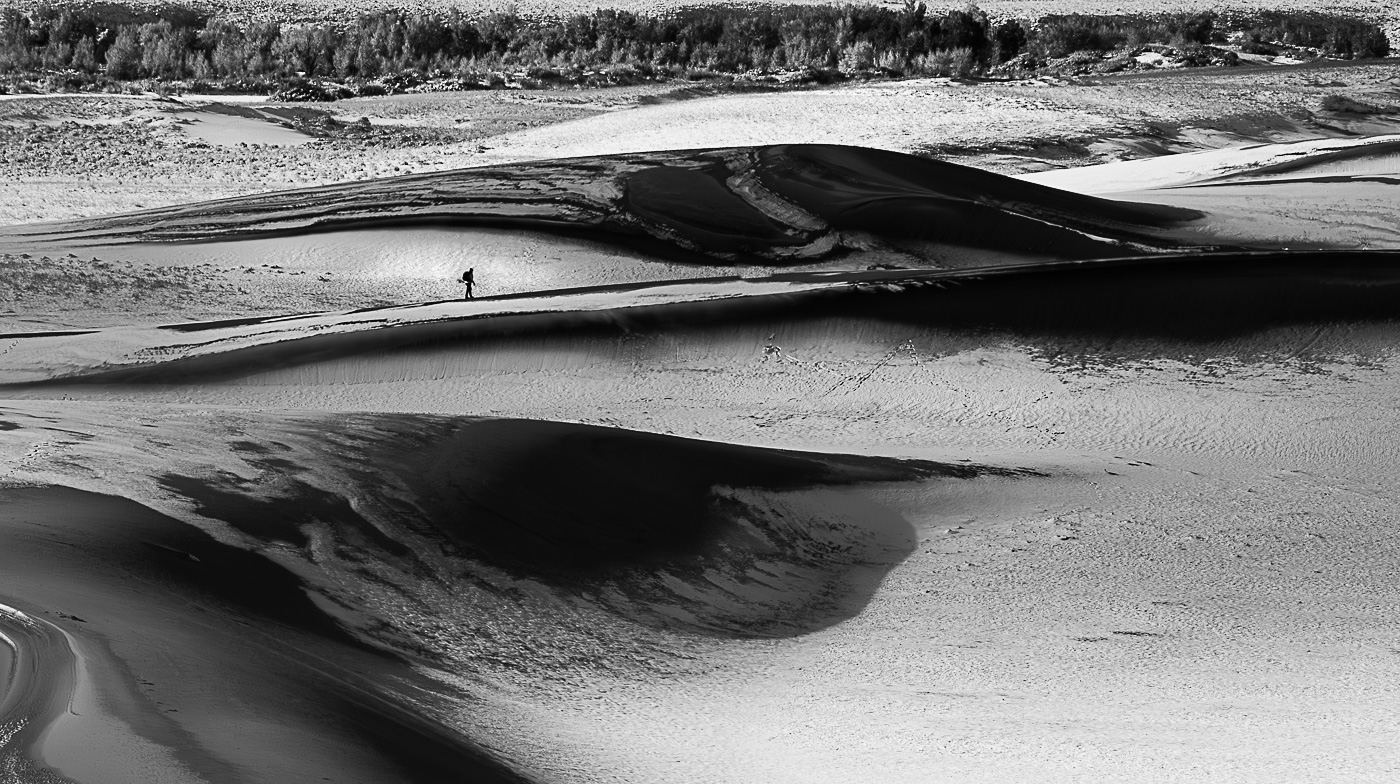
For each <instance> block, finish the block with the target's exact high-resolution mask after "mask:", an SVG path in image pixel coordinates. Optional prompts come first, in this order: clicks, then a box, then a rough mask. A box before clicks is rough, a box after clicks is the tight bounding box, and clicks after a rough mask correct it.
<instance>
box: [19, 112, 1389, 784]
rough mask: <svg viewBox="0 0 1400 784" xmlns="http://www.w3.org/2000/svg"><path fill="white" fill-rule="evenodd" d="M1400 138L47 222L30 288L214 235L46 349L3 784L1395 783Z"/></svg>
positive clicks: (901, 164)
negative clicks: (1084, 163) (236, 278)
mask: <svg viewBox="0 0 1400 784" xmlns="http://www.w3.org/2000/svg"><path fill="white" fill-rule="evenodd" d="M890 89H903V88H898V87H894V88H890ZM910 89H915V88H910ZM674 111H680V110H674ZM911 111H912V110H911ZM668 116H669V115H668ZM963 120H964V121H965V120H966V118H963ZM612 122H618V121H615V120H610V119H608V120H606V121H605V120H602V119H596V118H595V119H594V120H590V121H588V122H587V123H586V124H587V125H588V128H582V127H581V126H582V124H581V125H580V127H575V128H573V129H569V128H562V129H560V130H557V131H554V132H552V133H554V134H555V136H550V134H548V133H542V134H541V135H540V137H539V138H540V139H548V138H556V139H558V138H564V137H566V136H568V135H569V134H571V133H576V134H578V135H579V136H580V138H582V137H583V136H585V135H586V134H587V133H593V132H595V131H596V130H597V129H598V128H599V127H609V123H612ZM590 128H591V129H592V130H590ZM739 130H743V129H742V128H740V129H739ZM617 143H618V144H626V143H628V141H627V140H626V139H619V140H618V141H617ZM561 149H565V150H566V149H567V148H561ZM1395 149H1396V147H1395V139H1394V137H1374V138H1366V139H1356V140H1349V141H1337V140H1325V141H1324V140H1313V141H1309V142H1305V143H1296V144H1294V143H1288V144H1277V145H1266V146H1257V147H1248V148H1236V149H1232V150H1229V151H1220V152H1210V153H1201V154H1184V155H1177V156H1170V157H1163V158H1161V159H1158V160H1155V161H1148V162H1140V163H1123V164H1115V165H1110V166H1104V167H1095V168H1094V169H1085V170H1082V171H1081V172H1066V173H1053V174H1045V175H1036V176H1032V177H1027V178H1022V179H1016V178H1011V177H1004V176H1001V175H995V174H991V173H988V172H984V171H978V170H975V169H971V168H967V167H961V166H956V165H953V164H949V163H946V162H938V161H930V160H927V159H922V158H917V157H914V156H910V155H905V154H902V153H895V152H888V151H883V150H876V149H862V148H858V147H850V146H836V145H779V146H769V147H748V148H722V149H704V150H691V151H681V152H675V151H672V152H651V153H628V154H621V155H602V154H599V155H594V156H592V157H584V158H569V159H558V160H548V161H537V162H531V163H501V164H499V165H492V166H490V167H482V168H474V169H460V170H456V171H451V172H441V173H435V174H426V175H413V176H410V177H399V178H392V179H385V180H371V181H367V182H362V183H346V184H341V185H333V186H324V187H318V188H311V189H302V190H296V191H284V192H276V193H267V194H260V195H254V196H246V197H239V198H236V199H227V200H222V201H214V202H200V203H192V204H182V205H178V206H173V207H167V208H161V209H156V210H143V211H141V212H136V213H129V214H124V215H114V216H103V217H97V218H88V219H81V220H76V221H64V222H58V223H48V224H32V225H27V226H14V227H9V228H6V229H4V231H3V237H0V250H4V251H5V252H8V253H11V254H15V255H14V258H18V259H22V262H23V263H22V264H21V263H16V264H14V265H13V269H14V270H16V271H15V272H13V274H14V275H16V276H19V275H20V274H21V273H23V274H26V275H30V276H31V278H22V277H15V278H14V280H30V279H34V280H37V279H38V278H35V277H33V276H34V275H37V273H36V272H35V270H36V269H38V268H42V267H44V265H50V266H52V267H54V269H58V270H60V271H61V270H62V269H76V268H78V267H81V266H82V265H84V264H85V263H86V262H83V261H82V259H84V258H87V257H88V256H89V255H92V254H98V255H100V256H101V257H102V258H101V259H99V260H97V261H94V262H91V263H92V264H94V265H96V264H98V263H102V264H105V265H108V266H107V267H105V268H104V269H111V268H113V267H123V265H136V264H160V265H164V266H161V267H159V269H167V268H179V269H181V270H186V271H189V275H187V276H185V277H180V278H179V279H178V280H179V281H183V283H181V285H182V286H184V288H179V287H175V289H174V290H175V293H172V294H168V295H167V296H165V298H164V299H157V300H156V301H155V304H154V305H152V306H151V307H150V309H149V310H148V311H146V313H147V314H148V315H145V316H143V317H141V318H139V319H135V318H130V319H127V320H126V321H125V322H124V323H122V322H113V320H112V319H113V318H114V317H116V316H120V315H121V314H123V313H127V312H129V311H128V310H127V308H128V305H127V303H126V302H124V301H122V300H123V298H126V297H128V293H129V292H131V291H135V290H137V289H136V288H134V287H132V286H126V287H123V288H119V289H118V288H114V289H113V290H112V291H103V290H102V288H101V286H97V287H95V289H94V290H93V291H91V292H88V291H87V289H84V292H85V293H84V295H83V296H84V297H85V298H86V299H83V300H82V302H81V303H79V304H76V305H73V306H72V308H79V307H81V308H87V309H91V310H93V311H95V313H94V314H92V315H91V316H90V317H88V318H85V319H83V320H81V325H83V326H78V327H75V326H73V323H74V322H75V321H79V320H78V319H69V318H68V317H66V316H63V313H64V312H65V311H63V310H62V309H61V308H58V307H55V308H54V310H53V313H55V314H57V315H56V316H51V315H50V314H49V313H48V312H47V311H44V312H40V311H39V309H37V308H36V309H35V310H34V311H31V312H27V313H22V314H18V315H19V316H20V318H16V319H15V323H17V324H20V325H22V326H21V327H19V328H17V329H15V330H12V331H10V332H8V333H6V334H0V397H3V400H0V573H3V574H4V579H3V581H0V601H3V602H4V605H3V606H0V635H3V636H0V675H3V676H4V680H3V681H0V682H2V683H3V684H4V691H3V692H0V771H4V773H3V774H0V777H3V776H9V777H11V778H15V779H18V780H20V781H24V782H39V783H40V784H50V782H54V781H60V780H62V781H78V782H83V783H84V784H88V783H92V784H108V783H109V782H124V781H142V782H158V783H160V784H164V782H199V781H229V782H242V781H249V782H253V781H278V782H280V781H314V780H320V779H322V778H329V779H334V780H337V781H351V782H447V781H462V780H471V781H484V782H498V781H499V782H517V781H518V782H565V781H567V782H581V783H583V784H587V783H589V782H603V781H612V782H638V783H641V782H646V783H647V784H652V783H653V782H665V783H666V784H673V783H674V784H681V783H685V782H702V781H703V782H706V783H707V784H712V783H713V782H734V783H735V784H739V783H741V782H742V783H744V784H750V783H752V782H765V783H766V782H799V781H800V782H804V784H805V783H807V782H849V781H864V780H874V781H882V782H926V781H930V780H940V781H956V782H983V781H986V782H1004V781H1017V782H1079V781H1085V780H1094V781H1120V780H1121V781H1127V780H1132V781H1149V782H1172V781H1198V780H1207V779H1208V780H1211V781H1223V782H1255V781H1271V782H1272V781H1342V780H1345V781H1358V782H1359V781H1375V782H1388V781H1391V780H1393V779H1394V778H1395V776H1396V775H1397V774H1400V754H1398V753H1397V749H1396V747H1395V744H1394V743H1393V742H1392V741H1393V739H1392V738H1391V735H1393V732H1392V730H1393V726H1392V725H1393V723H1394V722H1393V714H1394V710H1393V706H1394V704H1395V700H1396V698H1397V694H1396V687H1395V684H1396V683H1400V663H1397V662H1400V659H1397V657H1396V645H1397V642H1396V641H1397V639H1400V638H1397V636H1396V634H1397V626H1396V623H1395V620H1394V619H1395V617H1396V613H1397V612H1398V611H1400V593H1398V592H1397V589H1396V581H1395V579H1394V577H1395V575H1396V564H1397V563H1400V553H1397V549H1396V547H1395V544H1394V542H1395V538H1394V536H1393V535H1392V529H1393V522H1394V519H1395V510H1396V508H1397V507H1398V506H1400V496H1397V492H1396V488H1395V483H1394V481H1393V473H1394V470H1393V467H1394V465H1395V464H1396V461H1397V460H1400V427H1397V422H1396V419H1395V417H1394V411H1395V410H1396V407H1397V406H1400V383H1397V381H1396V379H1398V378H1400V329H1397V325H1400V298H1397V296H1396V294H1397V289H1398V288H1400V250H1395V248H1400V228H1397V224H1396V220H1395V216H1394V211H1393V209H1390V208H1389V203H1390V201H1392V199H1391V194H1390V192H1391V190H1393V187H1394V185H1393V182H1392V180H1393V179H1394V175H1395V174H1396V172H1394V162H1395ZM559 154H562V153H559ZM1219 246H1249V248H1252V249H1245V248H1243V247H1234V248H1233V249H1230V248H1223V249H1222V248H1220V247H1219ZM1285 247H1287V248H1292V249H1291V250H1283V249H1282V248H1285ZM1376 248H1383V249H1376ZM387 249H393V250H392V252H390V251H389V250H387ZM18 254H27V255H23V256H20V255H18ZM68 254H73V255H71V256H70V255H68ZM77 254H82V255H81V256H79V255H77ZM357 254H358V255H357ZM486 255H490V256H491V260H490V261H489V262H483V263H482V264H481V265H480V270H481V271H483V272H487V273H489V274H488V276H487V277H486V280H488V281H492V282H493V283H494V285H496V288H495V289H492V290H486V291H485V292H484V293H486V294H489V295H490V296H482V297H481V298H479V299H476V300H472V301H462V300H444V299H442V298H441V296H439V295H432V292H434V291H435V289H433V286H440V285H443V279H444V278H447V280H446V284H447V286H446V287H447V288H448V289H449V290H448V291H447V292H446V295H451V294H452V293H453V292H452V291H451V288H452V286H451V279H450V278H452V277H455V273H456V272H457V271H458V269H459V268H460V267H461V266H464V265H470V264H471V263H472V261H471V260H472V259H473V258H477V257H484V256H486ZM540 257H545V258H543V259H541V258H540ZM7 258H9V257H7ZM235 261H236V262H237V266H234V262H235ZM464 263H465V264H464ZM273 265H276V267H275V271H274V266H273ZM214 267H217V269H211V268H214ZM123 268H124V267H123ZM225 268H226V269H225ZM131 269H133V270H136V269H137V267H135V266H132V267H131ZM141 269H145V268H144V267H143V268H141ZM229 270H236V271H237V272H236V274H238V275H242V276H246V278H247V279H248V280H250V281H252V280H257V281H260V282H259V283H256V284H253V283H250V284H248V285H247V286H246V287H243V288H242V289H241V290H240V296H241V297H242V299H233V298H232V297H231V295H230V301H231V303H232V304H229V305H228V306H227V307H225V308H224V309H222V310H215V309H213V308H212V307H210V306H208V305H199V306H198V307H195V306H192V305H184V304H181V303H180V301H181V299H182V298H183V297H184V296H185V295H184V294H183V292H186V291H188V292H202V293H201V296H206V297H216V296H223V295H222V294H219V293H218V292H220V291H222V289H216V288H213V287H206V288H205V289H200V288H198V287H199V286H200V285H204V281H203V277H202V276H213V275H215V273H216V272H217V274H218V275H224V274H226V273H228V274H232V273H229ZM497 270H499V273H496V272H495V271H497ZM301 272H307V273H309V272H317V273H318V276H317V277H318V280H319V279H320V278H324V279H325V280H324V281H320V282H323V283H327V284H328V285H327V288H332V287H334V286H335V285H337V284H338V282H339V280H338V278H335V277H333V276H332V273H334V275H335V276H342V275H343V276H344V278H345V279H347V280H348V281H356V283H355V284H354V285H359V286H361V288H359V289H355V290H354V291H351V292H349V293H346V292H342V293H341V297H342V298H341V299H337V300H332V299H331V298H330V297H329V296H328V295H326V294H325V293H324V292H322V293H319V294H318V293H316V292H315V291H312V287H307V291H311V292H312V293H311V294H307V295H305V296H301V295H298V298H296V299H295V300H293V299H292V298H291V296H290V294H286V295H282V294H279V292H290V291H292V288H293V287H292V285H291V283H290V281H291V280H292V277H291V276H292V274H293V273H301ZM6 274H11V273H6ZM495 274H499V276H500V277H499V278H498V279H495V280H493V279H492V277H491V275H495ZM131 275H132V276H135V275H137V273H136V272H132V273H131ZM508 276H509V277H508ZM307 277H311V276H310V275H307ZM45 280H48V279H45ZM55 280H57V282H56V283H52V285H50V284H49V283H46V284H45V285H46V286H49V288H48V289H45V290H46V291H48V292H49V293H48V294H45V296H48V297H50V298H51V299H55V300H56V299H59V298H62V297H63V296H65V291H67V290H65V289H63V288H62V285H61V284H62V276H61V275H59V276H57V277H56V278H55ZM123 280H125V278H123ZM75 285H76V284H75ZM36 288H37V287H36ZM165 288H171V287H170V286H166V287H165ZM73 290H74V291H76V288H73ZM318 291H319V290H318ZM363 292H371V293H373V295H374V301H372V302H368V303H366V304H364V305H363V306H357V305H353V304H350V305H347V304H344V303H346V302H348V301H353V299H354V298H355V297H359V296H361V294H362V293H363ZM31 296H37V295H31ZM17 301H20V302H21V305H20V307H21V308H22V307H23V301H22V300H17ZM28 301H29V302H34V301H36V300H34V299H30V300H28ZM47 301H48V300H45V302H47ZM165 303H168V304H165ZM328 303H334V304H333V305H332V304H328ZM303 305H305V307H303ZM46 307H47V306H46ZM72 308H70V310H71V309H72ZM298 310H305V312H296V311H298ZM114 323H115V325H114Z"/></svg>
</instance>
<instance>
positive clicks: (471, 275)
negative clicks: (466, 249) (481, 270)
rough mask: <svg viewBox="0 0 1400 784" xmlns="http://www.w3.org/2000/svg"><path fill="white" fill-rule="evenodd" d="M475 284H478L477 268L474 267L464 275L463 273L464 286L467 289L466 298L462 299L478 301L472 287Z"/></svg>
mask: <svg viewBox="0 0 1400 784" xmlns="http://www.w3.org/2000/svg"><path fill="white" fill-rule="evenodd" d="M475 283H476V267H472V268H471V269H469V270H467V271H466V272H463V273H462V285H464V286H466V287H467V293H466V296H464V297H462V299H476V296H475V295H474V294H472V286H473V285H474V284H475Z"/></svg>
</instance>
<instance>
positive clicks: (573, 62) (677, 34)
mask: <svg viewBox="0 0 1400 784" xmlns="http://www.w3.org/2000/svg"><path fill="white" fill-rule="evenodd" d="M1227 42H1233V43H1235V44H1237V45H1239V46H1240V47H1242V48H1243V49H1244V50H1245V51H1250V49H1251V47H1253V48H1255V49H1257V50H1259V51H1268V50H1269V48H1270V47H1271V46H1277V45H1280V44H1281V45H1284V46H1286V47H1294V48H1309V49H1313V50H1317V51H1318V52H1319V53H1320V54H1322V55H1324V56H1331V57H1340V58H1361V57H1384V56H1386V55H1388V54H1389V51H1390V44H1389V41H1388V40H1387V39H1386V36H1385V33H1384V32H1383V31H1382V30H1381V29H1380V28H1379V27H1378V26H1377V25H1375V24H1373V23H1371V22H1368V21H1364V20H1359V19H1356V18H1353V17H1347V16H1342V15H1334V14H1326V13H1261V14H1254V15H1251V16H1248V17H1231V18H1225V17H1222V16H1220V15H1218V14H1215V13H1209V12H1208V13H1195V14H1185V13H1176V14H1161V15H1153V16H1085V15H1078V14H1076V15H1069V16H1051V17H1045V18H1042V19H1039V20H1037V21H1034V22H1031V21H1024V20H1016V19H1006V20H1000V21H994V20H992V19H989V18H988V16H987V15H986V14H985V13H983V12H982V11H980V10H978V9H977V8H975V7H968V8H967V9H966V10H962V11H950V12H947V13H941V14H935V13H930V12H929V11H928V10H927V9H926V7H925V6H924V4H923V3H921V2H914V1H913V0H906V3H905V5H904V7H903V8H902V9H898V10H895V9H888V8H880V7H875V6H857V5H845V6H776V7H750V8H745V7H727V6H725V7H721V6H715V7H701V8H690V9H683V10H678V11H675V12H672V13H667V14H662V15H657V16H647V15H639V14H633V13H629V12H626V11H615V10H597V11H594V12H593V13H591V14H576V15H572V16H568V17H563V18H553V19H542V18H530V17H525V16H522V15H520V14H517V13H513V12H502V13H491V14H485V15H477V16H469V15H466V14H463V13H446V14H437V13H409V12H384V13H376V14H366V15H364V16H361V17H359V18H357V19H353V20H349V21H345V22H340V23H335V24H332V23H324V24H307V23H278V22H251V23H239V22H236V21H234V20H233V19H230V18H227V17H222V16H217V15H209V14H208V13H206V12H202V11H199V10H197V9H195V8H193V7H179V6H169V7H166V8H164V9H162V10H159V11H139V10H135V9H131V8H124V7H121V6H114V5H102V6H95V7H92V8H88V9H72V8H64V7H62V6H42V7H39V8H37V9H31V10H27V11H21V10H15V9H11V10H7V11H4V12H0V75H4V74H10V75H42V74H48V75H50V77H51V78H59V79H61V80H65V84H66V86H68V87H80V86H82V85H84V84H89V85H91V84H97V83H104V82H112V81H130V80H140V79H150V80H160V81H167V82H172V81H180V80H204V81H209V82H222V83H225V84H229V83H240V82H241V83H254V82H257V83H268V82H272V83H276V82H279V81H280V82H285V81H287V80H299V79H300V80H306V79H311V80H321V81H338V82H342V83H367V82H373V81H376V80H378V81H381V82H383V81H385V80H390V81H392V80H393V79H395V78H399V79H408V80H410V81H411V80H414V79H417V80H421V79H424V78H434V77H435V78H445V77H446V78H451V77H456V78H459V79H460V78H473V79H474V78H478V77H480V76H481V75H482V74H487V73H491V72H499V71H529V72H530V73H531V74H532V75H533V76H534V78H536V79H541V80H545V81H548V80H550V79H551V78H564V79H567V78H568V75H569V74H573V75H574V76H575V77H577V76H578V75H579V74H580V73H582V72H584V71H590V72H593V73H595V74H596V73H597V72H598V71H599V70H600V69H601V70H603V71H626V72H628V73H631V74H633V75H640V76H641V77H643V78H666V77H686V76H689V77H691V78H696V77H703V76H705V75H713V74H741V73H746V72H754V71H758V72H765V73H775V72H783V71H788V72H791V71H798V70H803V69H807V70H810V71H813V72H824V73H828V74H850V73H858V72H871V71H879V72H883V73H887V74H891V75H951V74H968V73H976V72H986V71H987V70H989V69H995V68H997V67H999V66H1003V67H1004V64H1006V63H1008V62H1010V61H1013V60H1014V61H1016V64H1017V65H1019V66H1025V67H1029V68H1034V67H1036V66H1037V61H1041V63H1043V62H1044V61H1053V60H1054V59H1055V58H1064V57H1066V56H1069V55H1073V54H1076V53H1083V52H1086V51H1087V52H1099V53H1103V52H1112V51H1119V50H1124V49H1130V48H1132V47H1134V46H1139V45H1142V44H1148V43H1156V44H1164V45H1170V46H1173V47H1178V48H1181V49H1183V50H1191V49H1193V48H1194V49H1200V48H1202V47H1207V46H1210V45H1215V44H1224V43H1227ZM1018 57H1019V59H1018Z"/></svg>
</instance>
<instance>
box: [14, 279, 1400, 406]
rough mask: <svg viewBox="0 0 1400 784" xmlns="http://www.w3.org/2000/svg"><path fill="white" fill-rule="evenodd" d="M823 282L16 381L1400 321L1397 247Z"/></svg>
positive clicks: (380, 332) (485, 319) (1243, 331)
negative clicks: (451, 354)
mask: <svg viewBox="0 0 1400 784" xmlns="http://www.w3.org/2000/svg"><path fill="white" fill-rule="evenodd" d="M773 279H774V280H792V281H811V282H815V281H827V282H831V283H832V285H831V286H829V287H826V288H821V289H815V290H806V291H797V292H792V293H783V294H767V295H757V296H734V297H730V298H727V299H715V300H707V301H699V302H685V303H677V304H669V305H654V306H637V307H629V308H616V309H608V310H598V311H580V312H541V313H526V314H510V315H496V316H480V317H468V318H463V319H454V320H443V321H431V322H423V323H417V324H405V325H400V326H395V327H393V328H390V329H373V330H366V331H360V332H354V333H348V334H333V335H317V336H312V337H306V338H302V339H299V340H295V341H284V342H280V343H275V344H269V345H263V346H254V347H249V348H243V349H236V350H232V351H228V352H223V353H221V354H216V355H209V356H202V357H193V358H188V359H180V360H173V361H168V362H163V363H160V364H157V365H152V366H147V367H132V368H123V369H119V370H111V371H101V372H96V373H90V374H87V375H83V376H77V377H72V378H61V379H54V380H50V381H42V382H31V383H29V384H16V385H12V386H14V387H16V388H20V387H33V386H54V385H64V384H75V383H78V384H86V383H105V384H121V383H139V384H144V383H175V384H178V383H190V382H194V381H200V382H213V381H218V380H221V379H233V378H238V377H242V376H247V375H251V374H254V373H257V372H261V371H265V370H271V369H275V368H280V367H289V366H294V365H300V364H309V363H314V362H320V361H326V360H332V359H337V358H342V357H349V356H354V355H357V354H368V353H374V352H382V351H395V350H402V349H411V348H413V347H420V346H430V345H438V346H442V345H448V344H455V345H460V346H462V347H463V348H464V350H468V349H470V348H471V347H472V346H474V345H483V342H482V341H485V340H489V339H500V338H503V337H521V336H530V335H533V336H550V335H558V336H561V337H567V338H569V339H578V338H584V337H616V336H618V335H627V334H631V335H637V334H648V333H655V334H663V333H665V334H670V333H674V332H675V331H677V330H685V331H688V332H690V333H696V332H697V331H699V332H703V331H704V330H705V329H707V328H709V327H710V326H712V325H723V326H724V327H726V328H729V327H734V326H743V325H767V326H771V325H773V324H775V323H791V322H795V321H812V320H820V319H833V318H857V319H869V320H872V321H875V322H881V323H889V324H909V325H921V326H928V327H940V328H947V329H953V330H966V331H974V332H975V331H1000V332H1007V333H1011V334H1013V335H1019V336H1023V337H1027V338H1032V339H1033V338H1036V337H1045V336H1049V337H1060V336H1077V337H1084V336H1087V337H1115V338H1116V337H1139V338H1163V339H1171V340H1178V341H1188V342H1190V341H1195V342H1200V343H1209V342H1212V341H1218V340H1221V339H1225V338H1231V337H1238V336H1243V335H1249V334H1252V333H1257V332H1262V331H1265V330H1268V329H1271V328H1275V327H1286V326H1298V325H1309V324H1326V323H1334V322H1350V323H1359V322H1368V321H1384V320H1389V319H1396V318H1400V251H1251V252H1236V253H1201V254H1187V255H1165V256H1143V257H1130V258H1120V259H1102V260H1089V261H1078V262H1045V263H1040V264H1027V265H1015V266H1006V267H988V268H981V269H973V270H955V271H939V270H932V271H930V270H917V271H916V270H892V271H891V270H881V271H872V272H859V273H836V274H830V273H790V274H786V275H775V276H773Z"/></svg>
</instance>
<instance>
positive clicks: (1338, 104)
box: [1322, 94, 1396, 114]
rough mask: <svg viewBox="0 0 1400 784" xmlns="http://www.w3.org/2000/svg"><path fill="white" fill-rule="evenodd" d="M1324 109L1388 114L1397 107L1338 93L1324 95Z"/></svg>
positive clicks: (1353, 112) (1354, 112) (1352, 112)
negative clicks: (1376, 103) (1377, 104)
mask: <svg viewBox="0 0 1400 784" xmlns="http://www.w3.org/2000/svg"><path fill="white" fill-rule="evenodd" d="M1322 109H1323V110H1324V111H1328V112H1346V113H1350V114H1388V113H1390V112H1393V111H1396V107H1394V106H1376V105H1375V104H1370V103H1366V102H1365V101H1358V100H1356V99H1355V98H1349V97H1347V96H1345V95H1336V94H1333V95H1324V96H1323V97H1322Z"/></svg>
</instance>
